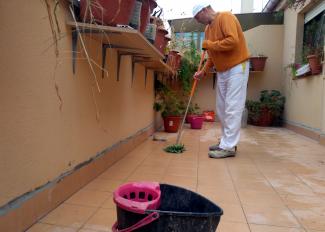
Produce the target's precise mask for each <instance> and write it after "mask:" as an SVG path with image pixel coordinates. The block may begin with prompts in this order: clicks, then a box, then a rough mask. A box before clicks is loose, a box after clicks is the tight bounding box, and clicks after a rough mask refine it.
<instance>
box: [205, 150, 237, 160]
mask: <svg viewBox="0 0 325 232" xmlns="http://www.w3.org/2000/svg"><path fill="white" fill-rule="evenodd" d="M208 155H209V157H210V158H215V159H222V158H227V157H234V156H236V148H233V149H231V150H223V149H221V148H219V150H215V151H209V153H208Z"/></svg>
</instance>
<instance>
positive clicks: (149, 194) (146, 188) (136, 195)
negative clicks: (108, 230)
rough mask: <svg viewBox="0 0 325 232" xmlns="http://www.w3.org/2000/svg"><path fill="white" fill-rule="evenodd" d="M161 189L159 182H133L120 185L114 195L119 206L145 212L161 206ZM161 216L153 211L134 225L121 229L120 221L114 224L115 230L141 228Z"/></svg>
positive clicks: (126, 230)
mask: <svg viewBox="0 0 325 232" xmlns="http://www.w3.org/2000/svg"><path fill="white" fill-rule="evenodd" d="M160 198H161V191H160V185H159V183H157V182H133V183H127V184H124V185H122V186H120V187H119V188H118V189H117V190H116V191H115V192H114V195H113V200H114V202H115V204H116V206H117V208H120V209H123V210H126V211H129V212H132V213H136V214H145V213H146V211H147V210H156V209H158V208H159V206H160ZM158 218H159V214H158V213H156V212H153V213H151V214H149V215H147V216H145V217H144V218H143V219H142V220H140V221H138V222H137V223H135V224H134V225H132V226H130V227H128V228H125V229H122V230H119V229H118V228H117V227H118V226H117V225H118V222H116V223H115V224H114V225H113V228H112V230H113V232H131V231H134V230H136V229H139V228H141V227H143V226H145V225H147V224H149V223H151V222H153V221H155V220H157V219H158Z"/></svg>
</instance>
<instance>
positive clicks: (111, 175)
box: [98, 169, 132, 181]
mask: <svg viewBox="0 0 325 232" xmlns="http://www.w3.org/2000/svg"><path fill="white" fill-rule="evenodd" d="M131 173H132V171H128V172H125V171H124V172H122V171H120V170H116V169H115V170H112V169H107V170H106V171H105V172H103V173H102V174H101V175H100V176H99V177H98V178H101V179H106V180H117V181H123V180H125V179H126V178H127V177H128V176H129V175H130V174H131Z"/></svg>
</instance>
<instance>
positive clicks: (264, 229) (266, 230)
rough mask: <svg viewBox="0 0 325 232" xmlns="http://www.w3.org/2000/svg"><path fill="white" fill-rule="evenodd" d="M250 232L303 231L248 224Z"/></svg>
mask: <svg viewBox="0 0 325 232" xmlns="http://www.w3.org/2000/svg"><path fill="white" fill-rule="evenodd" d="M249 227H250V228H251V232H305V230H304V229H298V228H289V227H278V226H264V225H254V224H250V225H249Z"/></svg>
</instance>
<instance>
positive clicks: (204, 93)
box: [193, 75, 216, 111]
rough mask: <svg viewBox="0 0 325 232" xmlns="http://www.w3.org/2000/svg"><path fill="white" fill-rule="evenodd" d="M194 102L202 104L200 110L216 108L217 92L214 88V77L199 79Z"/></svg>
mask: <svg viewBox="0 0 325 232" xmlns="http://www.w3.org/2000/svg"><path fill="white" fill-rule="evenodd" d="M193 102H194V103H197V104H198V105H199V106H200V110H201V111H204V110H214V111H215V110H216V92H215V89H213V77H212V75H210V76H209V77H207V78H205V79H203V80H201V81H199V84H198V86H197V90H196V93H195V95H194V98H193Z"/></svg>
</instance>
